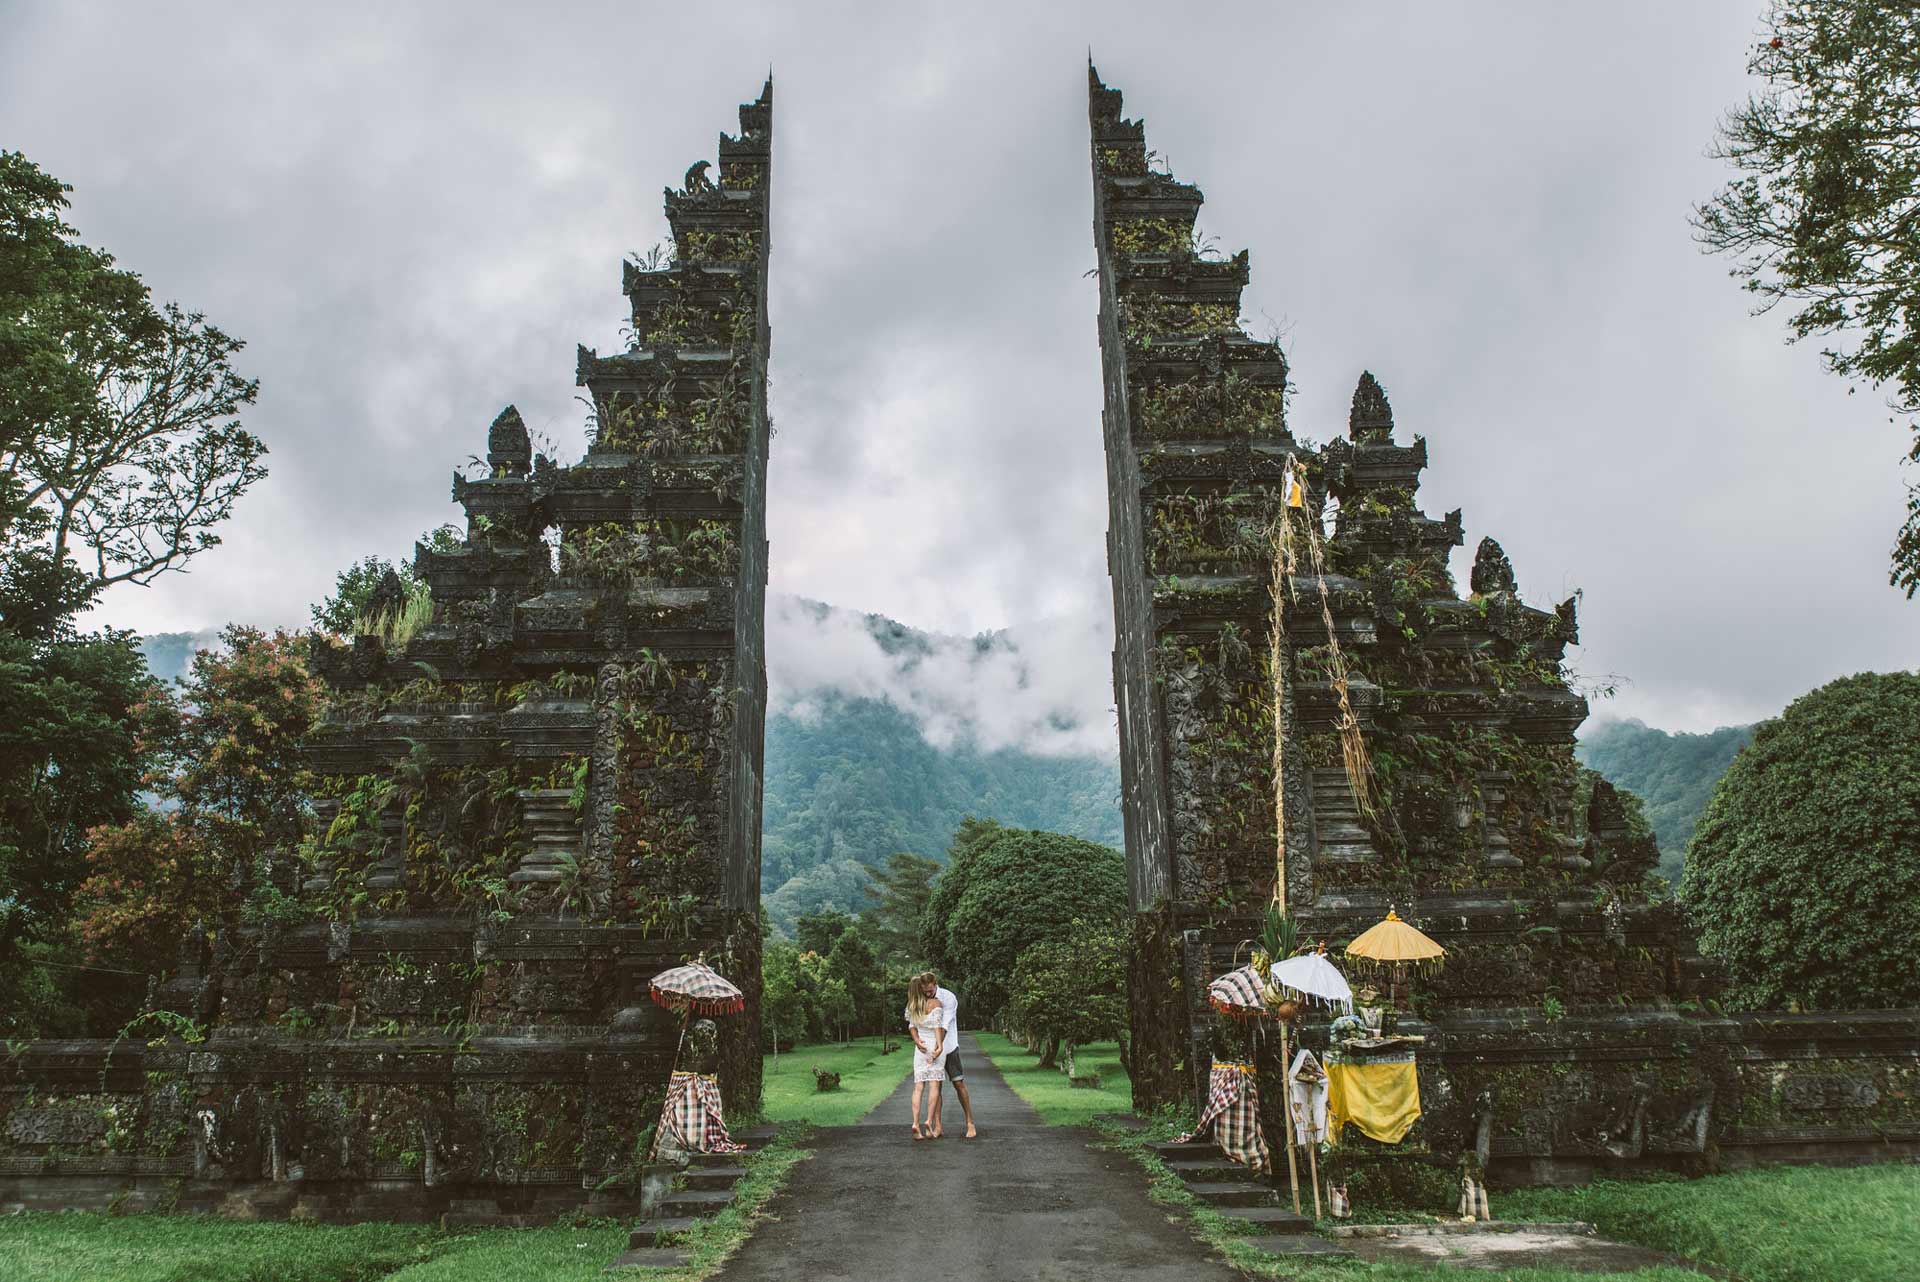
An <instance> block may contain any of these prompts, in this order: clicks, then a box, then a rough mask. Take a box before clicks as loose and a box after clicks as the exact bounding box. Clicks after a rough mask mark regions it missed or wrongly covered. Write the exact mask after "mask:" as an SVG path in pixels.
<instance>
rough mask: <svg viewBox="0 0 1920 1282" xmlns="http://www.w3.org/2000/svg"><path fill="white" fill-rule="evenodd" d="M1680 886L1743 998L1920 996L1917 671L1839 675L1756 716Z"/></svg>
mask: <svg viewBox="0 0 1920 1282" xmlns="http://www.w3.org/2000/svg"><path fill="white" fill-rule="evenodd" d="M1680 894H1681V898H1682V899H1683V900H1685V901H1686V904H1687V906H1688V908H1689V910H1690V912H1691V915H1692V917H1693V921H1694V924H1695V926H1696V927H1697V929H1698V930H1699V932H1700V943H1701V947H1702V949H1703V950H1704V951H1705V952H1706V953H1708V954H1709V955H1710V956H1714V957H1717V958H1719V959H1721V961H1722V962H1723V963H1724V964H1725V965H1726V967H1727V970H1728V974H1729V977H1730V978H1731V981H1732V986H1731V989H1730V992H1729V996H1730V997H1731V998H1732V999H1733V1000H1734V1001H1735V1002H1736V1003H1738V1004H1740V1005H1744V1006H1787V1005H1789V1004H1797V1005H1799V1006H1801V1007H1803V1008H1807V1009H1823V1010H1834V1009H1843V1008H1848V1007H1854V1008H1860V1007H1882V1006H1909V1005H1914V1004H1916V1003H1920V965H1917V964H1916V959H1920V911H1916V909H1915V908H1914V904H1915V902H1916V901H1920V673H1912V672H1889V673H1862V674H1860V675H1858V676H1851V677H1842V678H1841V679H1840V680H1838V681H1834V682H1831V683H1829V684H1827V685H1824V686H1821V687H1820V688H1819V689H1818V690H1815V691H1813V692H1812V693H1811V694H1807V695H1803V696H1801V697H1800V698H1799V699H1796V700H1794V702H1793V703H1792V704H1791V705H1789V706H1788V708H1787V710H1786V711H1785V712H1783V713H1782V714H1781V715H1780V716H1779V717H1777V718H1775V719H1774V720H1772V721H1767V722H1764V723H1762V724H1761V725H1760V726H1759V727H1758V728H1757V729H1756V730H1755V731H1754V736H1753V742H1752V743H1751V744H1750V745H1748V746H1747V747H1746V748H1744V749H1742V750H1741V752H1740V754H1739V755H1738V756H1736V757H1735V758H1734V759H1733V764H1732V765H1731V766H1729V767H1728V768H1727V773H1726V774H1725V775H1724V776H1723V777H1722V778H1721V780H1720V783H1719V785H1718V786H1717V787H1716V788H1715V789H1714V792H1713V797H1712V799H1711V800H1710V801H1709V802H1708V803H1707V809H1706V813H1705V814H1704V815H1702V816H1701V819H1700V825H1699V827H1698V828H1697V829H1696V830H1695V833H1694V838H1693V842H1692V844H1691V845H1690V846H1689V847H1688V848H1687V861H1686V872H1685V875H1684V876H1683V878H1682V880H1681V883H1680Z"/></svg>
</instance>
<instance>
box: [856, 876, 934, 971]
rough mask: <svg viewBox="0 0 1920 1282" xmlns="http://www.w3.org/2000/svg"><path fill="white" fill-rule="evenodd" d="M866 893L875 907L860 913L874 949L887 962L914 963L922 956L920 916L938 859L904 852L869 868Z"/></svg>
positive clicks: (925, 906) (927, 896)
mask: <svg viewBox="0 0 1920 1282" xmlns="http://www.w3.org/2000/svg"><path fill="white" fill-rule="evenodd" d="M866 872H867V896H868V898H870V899H872V900H873V906H872V907H871V908H869V909H867V911H866V912H864V913H862V914H861V917H860V920H861V926H862V929H864V930H865V931H866V934H867V937H868V938H869V939H871V940H872V941H873V947H874V951H875V952H876V953H878V954H879V955H880V957H882V958H884V959H885V960H887V961H894V960H899V961H902V962H911V961H914V960H916V959H918V958H919V956H920V952H921V949H920V917H921V914H923V913H924V912H926V910H927V901H928V900H929V899H931V898H932V897H933V879H934V878H935V877H937V876H938V875H939V873H940V864H939V861H938V860H933V859H928V858H926V857H924V856H922V855H914V854H908V853H907V852H905V851H901V852H899V853H898V854H892V855H888V856H887V862H886V865H885V866H884V867H881V868H869V869H867V870H866Z"/></svg>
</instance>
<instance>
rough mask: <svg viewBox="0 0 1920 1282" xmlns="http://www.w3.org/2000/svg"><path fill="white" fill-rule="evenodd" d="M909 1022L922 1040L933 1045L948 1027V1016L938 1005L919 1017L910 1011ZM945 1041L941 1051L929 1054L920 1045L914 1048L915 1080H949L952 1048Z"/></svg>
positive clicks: (942, 1043) (942, 1042)
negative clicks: (949, 1062) (948, 1073)
mask: <svg viewBox="0 0 1920 1282" xmlns="http://www.w3.org/2000/svg"><path fill="white" fill-rule="evenodd" d="M907 1024H908V1026H909V1027H911V1028H912V1029H913V1031H914V1032H915V1033H918V1034H919V1036H920V1040H921V1042H923V1043H924V1044H926V1045H928V1046H931V1045H933V1044H934V1041H935V1039H937V1038H939V1037H940V1034H941V1030H942V1029H944V1028H945V1027H946V1016H945V1014H944V1013H943V1012H942V1011H941V1009H940V1007H939V1006H938V1005H935V1006H933V1007H932V1008H931V1009H929V1010H928V1011H927V1013H926V1014H924V1015H922V1016H921V1017H920V1018H919V1019H915V1018H913V1016H912V1014H911V1013H909V1014H908V1016H907ZM952 1049H953V1048H952V1047H951V1046H948V1045H947V1044H946V1043H945V1041H941V1043H940V1053H939V1054H938V1055H935V1056H929V1055H928V1054H927V1053H926V1052H925V1051H923V1050H921V1049H920V1048H919V1047H917V1046H916V1047H914V1050H913V1080H914V1081H916V1082H944V1081H946V1080H947V1052H948V1051H950V1050H952Z"/></svg>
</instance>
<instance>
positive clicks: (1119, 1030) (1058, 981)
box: [1008, 918, 1127, 1073]
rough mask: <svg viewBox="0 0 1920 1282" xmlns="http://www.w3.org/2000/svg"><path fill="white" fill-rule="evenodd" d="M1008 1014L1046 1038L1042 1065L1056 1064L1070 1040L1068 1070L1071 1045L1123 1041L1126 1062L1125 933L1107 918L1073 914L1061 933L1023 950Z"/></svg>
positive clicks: (1012, 983) (1071, 1061)
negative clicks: (1087, 918) (1091, 919)
mask: <svg viewBox="0 0 1920 1282" xmlns="http://www.w3.org/2000/svg"><path fill="white" fill-rule="evenodd" d="M1008 1008H1009V1012H1010V1013H1011V1014H1012V1015H1013V1016H1014V1017H1015V1018H1016V1019H1017V1020H1018V1021H1019V1022H1020V1023H1021V1024H1022V1025H1024V1026H1025V1027H1026V1028H1027V1030H1028V1031H1029V1032H1030V1033H1034V1034H1038V1035H1039V1037H1040V1038H1041V1039H1043V1040H1044V1041H1045V1042H1046V1051H1045V1053H1044V1055H1043V1056H1042V1057H1041V1060H1040V1062H1041V1064H1042V1066H1048V1067H1050V1066H1052V1064H1053V1062H1054V1057H1055V1055H1056V1054H1057V1053H1058V1047H1059V1045H1060V1043H1062V1042H1064V1043H1065V1044H1066V1060H1067V1065H1066V1067H1067V1071H1068V1072H1069V1073H1071V1072H1072V1071H1073V1048H1074V1047H1075V1046H1076V1045H1081V1044H1084V1043H1087V1042H1098V1041H1106V1040H1108V1039H1109V1038H1111V1039H1115V1040H1118V1041H1119V1042H1120V1059H1121V1062H1122V1064H1124V1063H1125V1062H1126V1058H1127V1053H1126V1052H1127V1048H1126V1033H1127V963H1126V932H1125V930H1124V929H1123V928H1122V927H1120V926H1117V925H1114V924H1112V923H1109V922H1087V921H1082V920H1080V919H1079V918H1075V919H1074V920H1073V921H1072V922H1071V923H1069V924H1068V927H1067V929H1066V930H1065V931H1064V932H1062V933H1061V934H1059V935H1055V936H1053V937H1051V938H1048V939H1043V940H1041V941H1040V942H1039V943H1037V944H1034V945H1033V946H1032V947H1030V948H1028V949H1027V950H1026V951H1025V952H1023V953H1021V954H1020V959H1019V960H1018V961H1017V962H1015V963H1014V966H1013V980H1012V982H1011V984H1010V985H1009V1000H1008Z"/></svg>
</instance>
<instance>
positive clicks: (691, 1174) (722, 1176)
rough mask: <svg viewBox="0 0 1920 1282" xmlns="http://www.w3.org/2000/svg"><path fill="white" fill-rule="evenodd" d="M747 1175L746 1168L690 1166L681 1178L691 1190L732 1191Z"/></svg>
mask: <svg viewBox="0 0 1920 1282" xmlns="http://www.w3.org/2000/svg"><path fill="white" fill-rule="evenodd" d="M746 1173H747V1168H746V1167H744V1166H689V1167H688V1168H687V1171H686V1174H685V1175H682V1176H681V1177H680V1178H681V1179H682V1180H684V1181H685V1182H686V1187H687V1188H690V1189H723V1190H724V1189H730V1188H732V1187H733V1186H734V1185H735V1184H738V1183H739V1182H740V1180H741V1179H742V1177H744V1176H745V1175H746Z"/></svg>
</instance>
